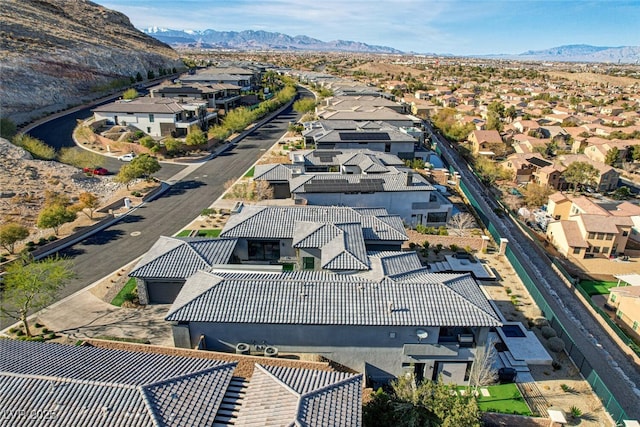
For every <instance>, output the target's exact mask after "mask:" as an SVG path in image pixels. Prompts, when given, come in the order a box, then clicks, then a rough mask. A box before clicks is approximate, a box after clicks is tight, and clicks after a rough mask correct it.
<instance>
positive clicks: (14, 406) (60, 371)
mask: <svg viewBox="0 0 640 427" xmlns="http://www.w3.org/2000/svg"><path fill="white" fill-rule="evenodd" d="M103 345H104V344H103ZM122 346H124V347H125V348H126V349H118V350H116V349H111V348H100V347H92V346H70V345H62V344H57V343H56V344H54V343H39V342H29V341H18V340H9V339H2V340H0V353H1V354H2V357H1V358H0V387H1V389H2V405H3V411H5V412H4V415H3V417H4V421H3V424H4V425H7V426H9V425H12V426H13V425H15V426H17V425H56V426H97V425H103V426H116V425H118V426H120V425H121V426H125V425H126V426H133V425H135V426H140V427H152V426H159V425H162V426H203V425H215V426H224V425H242V426H248V427H250V426H256V427H257V426H264V425H305V426H316V427H321V426H326V425H335V426H344V427H347V426H360V425H362V387H363V378H362V375H353V374H348V373H341V372H333V371H330V370H327V368H326V367H323V366H320V365H319V366H318V368H320V369H305V368H303V367H301V366H300V365H301V364H299V363H298V362H296V361H288V362H287V363H282V362H281V361H278V360H273V359H271V358H263V359H261V361H260V363H259V364H258V363H255V362H256V359H255V358H249V357H247V356H241V355H233V356H232V357H231V356H230V355H220V356H222V358H223V359H224V360H216V359H215V354H211V353H208V354H207V353H204V352H198V351H193V350H184V349H181V350H177V349H173V350H171V353H170V354H169V353H168V352H167V350H166V349H164V348H162V347H152V346H144V349H142V348H140V347H142V346H140V347H138V346H136V345H132V344H124V345H122V343H121V344H120V347H122ZM212 356H213V357H212ZM240 364H242V365H244V366H245V368H244V369H242V370H238V369H237V367H238V366H239V365H240ZM306 366H307V367H308V366H309V364H307V365H306ZM321 369H322V370H321ZM238 374H240V375H242V376H239V375H238ZM249 376H250V377H249ZM11 414H14V415H13V416H12V415H11ZM36 420H37V421H36Z"/></svg>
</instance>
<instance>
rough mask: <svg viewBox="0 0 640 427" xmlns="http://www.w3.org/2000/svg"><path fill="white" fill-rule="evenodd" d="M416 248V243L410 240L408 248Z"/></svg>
mask: <svg viewBox="0 0 640 427" xmlns="http://www.w3.org/2000/svg"><path fill="white" fill-rule="evenodd" d="M415 248H416V244H415V243H413V242H411V243H409V249H411V250H414V249H415Z"/></svg>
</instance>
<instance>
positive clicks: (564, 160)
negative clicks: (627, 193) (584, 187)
mask: <svg viewBox="0 0 640 427" xmlns="http://www.w3.org/2000/svg"><path fill="white" fill-rule="evenodd" d="M558 159H559V161H560V163H561V164H562V166H565V167H568V166H569V165H570V164H571V163H574V162H584V163H588V164H590V165H591V166H593V167H594V168H596V170H597V171H598V176H597V177H596V178H595V182H594V183H593V188H594V189H595V191H596V192H608V191H613V190H615V189H616V188H618V179H619V178H620V173H619V172H618V171H616V170H615V169H614V168H612V167H611V166H608V165H605V164H604V163H601V162H597V161H593V160H591V159H590V158H589V157H587V156H586V155H584V154H566V155H561V156H558Z"/></svg>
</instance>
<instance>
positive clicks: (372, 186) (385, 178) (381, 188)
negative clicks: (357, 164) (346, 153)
mask: <svg viewBox="0 0 640 427" xmlns="http://www.w3.org/2000/svg"><path fill="white" fill-rule="evenodd" d="M407 179H408V178H407V174H406V173H404V172H396V173H385V174H374V175H369V174H331V173H328V174H314V175H308V174H305V175H301V176H297V177H293V178H291V179H290V180H289V188H290V189H291V193H296V194H303V193H336V192H337V193H351V192H375V193H378V192H392V191H424V192H430V191H435V188H434V187H433V186H432V185H431V184H429V183H428V182H427V181H426V180H425V179H424V178H423V177H421V176H420V175H416V174H414V175H413V176H412V182H411V183H409V184H407Z"/></svg>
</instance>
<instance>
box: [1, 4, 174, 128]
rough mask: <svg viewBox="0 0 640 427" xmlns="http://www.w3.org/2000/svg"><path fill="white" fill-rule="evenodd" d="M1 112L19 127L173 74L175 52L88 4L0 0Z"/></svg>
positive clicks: (123, 18) (122, 19)
mask: <svg viewBox="0 0 640 427" xmlns="http://www.w3.org/2000/svg"><path fill="white" fill-rule="evenodd" d="M0 22H2V25H0V64H1V65H0V82H1V83H2V85H1V87H0V103H1V104H0V112H1V113H2V115H3V116H4V117H9V118H10V119H12V120H13V121H14V122H15V123H17V124H21V123H25V122H28V121H30V120H32V119H34V118H38V117H41V116H44V115H46V114H48V113H51V112H55V111H58V110H62V109H65V108H67V107H69V106H73V105H77V104H81V103H83V102H86V101H88V100H91V99H95V98H98V97H99V96H100V95H103V94H105V93H106V92H107V91H108V90H109V88H110V85H111V87H113V83H114V82H115V81H118V80H119V79H120V80H121V79H129V78H130V77H131V76H136V74H137V73H138V72H139V73H140V74H141V75H142V76H143V77H145V78H146V76H147V71H148V70H154V72H155V74H156V75H158V70H159V69H160V68H163V69H172V68H174V67H175V68H177V69H180V68H181V67H182V62H181V61H180V60H179V58H178V54H177V53H176V52H175V51H174V50H173V49H171V48H170V47H169V46H167V45H166V44H164V43H162V42H160V41H158V40H156V39H154V38H152V37H150V36H148V35H146V34H144V33H142V32H140V31H138V30H137V29H136V28H134V27H133V25H131V22H130V21H129V18H127V17H126V16H125V15H123V14H122V13H119V12H116V11H113V10H110V9H107V8H105V7H102V6H99V5H97V4H95V3H92V2H90V1H87V0H0Z"/></svg>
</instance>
